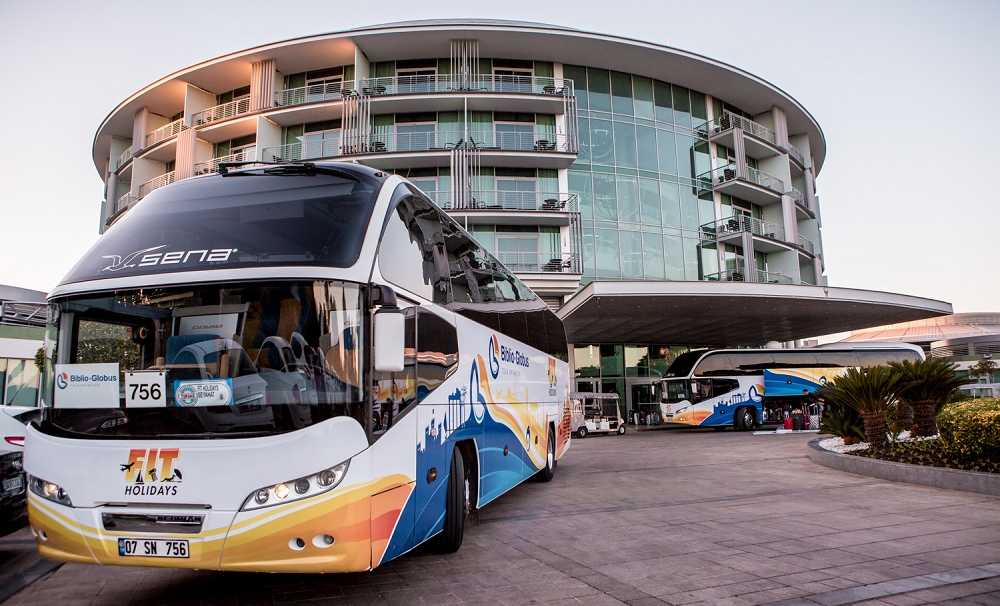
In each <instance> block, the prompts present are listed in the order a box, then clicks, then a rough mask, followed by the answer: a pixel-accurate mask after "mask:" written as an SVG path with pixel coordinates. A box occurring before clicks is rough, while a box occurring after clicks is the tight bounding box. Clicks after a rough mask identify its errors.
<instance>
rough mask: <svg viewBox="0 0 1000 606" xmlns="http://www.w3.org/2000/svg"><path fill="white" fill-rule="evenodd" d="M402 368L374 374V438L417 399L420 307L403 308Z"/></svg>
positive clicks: (372, 417)
mask: <svg viewBox="0 0 1000 606" xmlns="http://www.w3.org/2000/svg"><path fill="white" fill-rule="evenodd" d="M403 317H404V322H405V323H404V328H403V330H404V331H405V334H404V344H403V370H402V372H376V373H373V377H372V389H373V392H372V414H371V427H372V429H371V433H372V435H373V437H374V438H375V439H377V438H378V436H380V435H382V434H383V433H385V431H386V430H387V429H389V428H390V427H392V425H393V423H395V422H396V421H398V420H399V418H400V417H402V416H403V415H404V414H406V413H407V412H409V410H410V408H412V406H413V404H415V403H416V402H417V392H418V387H417V372H416V370H417V347H416V327H417V308H416V307H407V308H405V309H404V310H403Z"/></svg>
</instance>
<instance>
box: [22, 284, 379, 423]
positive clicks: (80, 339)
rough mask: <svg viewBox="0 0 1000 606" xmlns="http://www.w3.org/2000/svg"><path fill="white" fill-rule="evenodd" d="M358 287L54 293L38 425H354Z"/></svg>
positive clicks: (359, 353) (360, 410) (360, 339)
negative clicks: (340, 421)
mask: <svg viewBox="0 0 1000 606" xmlns="http://www.w3.org/2000/svg"><path fill="white" fill-rule="evenodd" d="M364 294H365V293H364V289H363V287H362V286H360V285H358V284H353V283H347V282H336V281H289V282H271V283H227V284H220V285H209V286H206V285H199V286H179V287H169V288H144V289H137V290H120V291H114V292H110V293H100V294H97V295H83V296H73V297H67V298H64V299H58V300H55V301H54V302H53V303H52V304H51V306H50V311H49V334H48V335H47V338H46V347H47V364H46V369H45V375H44V379H43V390H42V392H43V393H42V401H43V405H44V407H45V408H44V409H43V426H44V427H46V428H47V429H48V430H49V431H50V432H51V433H55V434H64V435H70V436H72V437H94V438H125V437H129V438H136V437H142V438H156V437H171V438H177V437H227V436H230V437H235V436H237V435H239V436H246V435H268V434H273V433H281V432H286V431H292V430H295V429H300V428H302V427H306V426H308V425H312V424H314V423H318V422H320V421H323V420H325V419H329V418H331V417H336V416H344V415H347V416H352V417H355V418H357V419H358V421H359V422H361V423H362V425H364V406H363V403H364V394H363V388H362V386H363V385H364V381H363V377H362V372H363V370H362V369H363V360H364V357H363V354H364V344H365V339H364V330H363V327H364V322H363V318H364V313H363V309H364V300H365V297H364Z"/></svg>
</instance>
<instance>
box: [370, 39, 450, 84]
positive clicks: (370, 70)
mask: <svg viewBox="0 0 1000 606" xmlns="http://www.w3.org/2000/svg"><path fill="white" fill-rule="evenodd" d="M452 69H454V68H452ZM369 74H371V62H370V61H368V57H367V56H366V55H365V53H364V51H363V50H361V49H360V48H358V47H356V46H355V47H354V90H357V91H359V90H361V88H362V87H361V83H362V82H364V81H365V80H367V79H368V78H369V77H370V76H369Z"/></svg>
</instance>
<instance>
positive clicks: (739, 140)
mask: <svg viewBox="0 0 1000 606" xmlns="http://www.w3.org/2000/svg"><path fill="white" fill-rule="evenodd" d="M733 154H734V155H735V156H736V176H737V177H741V178H743V179H746V178H747V152H746V145H745V143H744V141H743V131H742V130H740V129H738V128H734V129H733Z"/></svg>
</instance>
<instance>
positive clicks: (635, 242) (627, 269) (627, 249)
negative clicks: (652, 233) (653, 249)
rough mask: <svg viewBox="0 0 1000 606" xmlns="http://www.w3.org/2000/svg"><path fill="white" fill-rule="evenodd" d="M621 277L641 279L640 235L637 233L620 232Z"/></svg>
mask: <svg viewBox="0 0 1000 606" xmlns="http://www.w3.org/2000/svg"><path fill="white" fill-rule="evenodd" d="M619 235H620V236H621V245H622V277H623V278H641V277H642V234H641V233H639V232H637V231H622V232H620V233H619Z"/></svg>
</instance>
